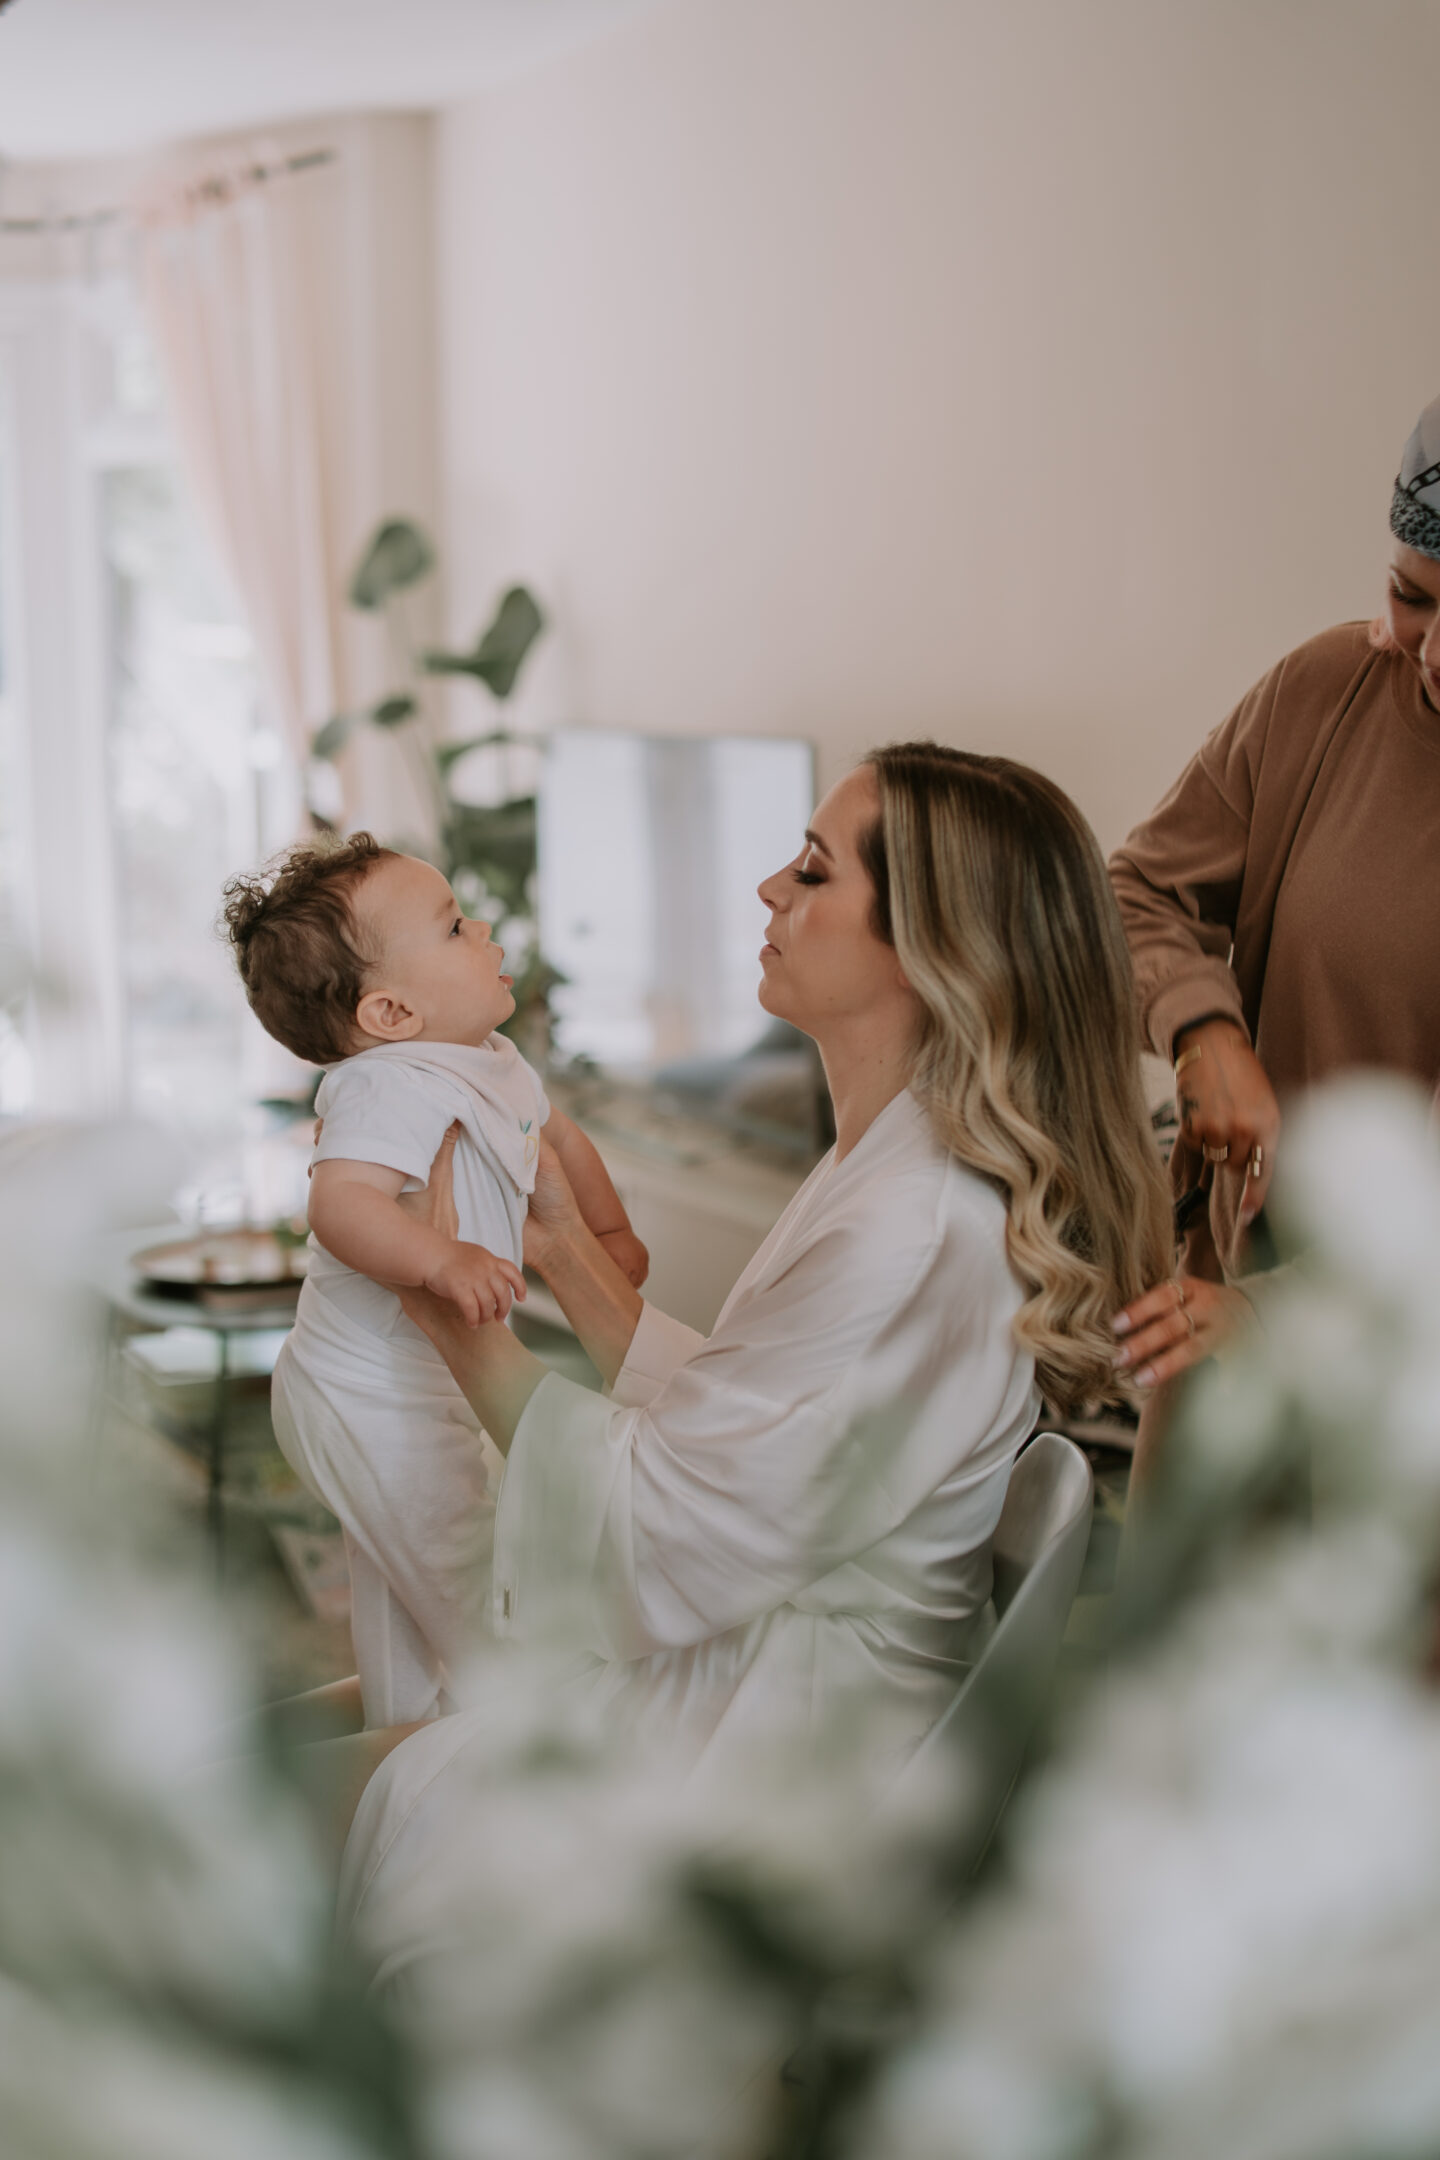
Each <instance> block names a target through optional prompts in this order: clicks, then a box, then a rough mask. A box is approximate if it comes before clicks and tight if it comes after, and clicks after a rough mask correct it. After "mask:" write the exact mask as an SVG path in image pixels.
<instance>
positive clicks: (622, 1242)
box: [598, 1229, 650, 1290]
mask: <svg viewBox="0 0 1440 2160" xmlns="http://www.w3.org/2000/svg"><path fill="white" fill-rule="evenodd" d="M598 1243H600V1244H601V1245H603V1246H604V1248H605V1250H606V1252H607V1253H609V1255H610V1258H611V1259H612V1260H613V1261H614V1262H615V1265H616V1267H618V1268H619V1270H620V1272H621V1274H622V1275H623V1276H624V1277H625V1278H626V1280H627V1281H628V1282H629V1283H630V1284H631V1285H632V1287H633V1288H635V1289H636V1290H638V1289H639V1288H640V1285H641V1283H643V1282H644V1280H645V1278H646V1276H647V1275H648V1274H649V1273H650V1255H649V1253H648V1252H647V1251H646V1249H645V1247H644V1246H643V1245H642V1244H641V1242H640V1240H639V1238H638V1237H636V1235H635V1233H634V1231H633V1230H630V1229H625V1230H602V1231H601V1232H600V1233H599V1237H598Z"/></svg>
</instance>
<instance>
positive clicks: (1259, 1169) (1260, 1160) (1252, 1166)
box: [1245, 1140, 1265, 1177]
mask: <svg viewBox="0 0 1440 2160" xmlns="http://www.w3.org/2000/svg"><path fill="white" fill-rule="evenodd" d="M1245 1168H1246V1171H1247V1173H1248V1174H1249V1175H1250V1176H1251V1177H1260V1176H1262V1175H1263V1173H1264V1169H1265V1150H1264V1148H1263V1147H1261V1145H1260V1143H1259V1141H1258V1140H1257V1141H1256V1143H1255V1145H1254V1148H1253V1149H1252V1150H1251V1154H1250V1160H1249V1162H1248V1163H1247V1164H1246V1165H1245Z"/></svg>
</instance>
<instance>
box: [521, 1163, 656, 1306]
mask: <svg viewBox="0 0 1440 2160" xmlns="http://www.w3.org/2000/svg"><path fill="white" fill-rule="evenodd" d="M583 1228H584V1221H583V1218H582V1216H581V1213H580V1208H579V1204H578V1203H577V1201H576V1198H575V1195H574V1193H573V1192H572V1191H571V1190H570V1180H569V1179H568V1178H567V1177H566V1175H565V1172H564V1171H563V1170H562V1169H561V1167H560V1157H559V1156H558V1155H557V1154H556V1152H555V1150H554V1148H553V1147H551V1145H550V1142H549V1141H548V1140H545V1139H542V1140H541V1142H540V1154H539V1158H538V1160H537V1162H536V1164H535V1190H534V1191H533V1192H532V1193H531V1195H530V1212H529V1214H528V1215H527V1216H526V1218H525V1265H526V1266H527V1267H533V1268H535V1269H536V1270H537V1271H538V1272H539V1273H540V1274H542V1275H543V1274H544V1273H545V1263H546V1260H547V1258H548V1257H549V1255H550V1253H551V1252H552V1251H553V1250H554V1248H555V1247H556V1246H557V1245H562V1244H564V1242H565V1240H566V1239H567V1238H568V1237H570V1236H571V1235H572V1234H573V1233H574V1232H575V1231H576V1230H577V1229H583ZM647 1261H648V1255H647Z"/></svg>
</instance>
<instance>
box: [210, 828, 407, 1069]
mask: <svg viewBox="0 0 1440 2160" xmlns="http://www.w3.org/2000/svg"><path fill="white" fill-rule="evenodd" d="M394 853H395V851H394V849H393V848H384V847H381V845H380V843H379V841H378V840H376V839H375V837H374V835H373V834H372V833H368V832H357V833H351V835H350V837H349V839H348V840H341V841H330V842H324V841H302V842H301V843H300V844H299V845H298V846H296V847H292V848H289V849H287V850H286V852H285V853H284V854H283V855H281V856H279V857H277V858H276V860H275V861H274V862H271V863H267V864H266V866H265V868H264V869H263V870H260V871H258V872H256V873H255V874H254V875H252V876H250V877H236V878H231V880H230V882H229V884H228V885H227V886H226V887H225V909H224V915H223V918H222V919H223V921H224V924H225V928H226V931H227V933H228V934H229V938H230V943H231V944H232V945H233V946H234V948H235V961H236V965H237V966H238V968H239V970H240V980H241V981H242V982H243V983H244V985H245V995H246V996H247V997H248V998H249V1000H250V1009H251V1011H252V1012H253V1013H254V1014H255V1017H256V1019H257V1020H258V1021H259V1022H260V1025H261V1026H262V1027H263V1028H264V1030H265V1032H266V1034H267V1035H273V1036H274V1038H275V1040H276V1042H278V1043H283V1044H284V1045H285V1048H286V1049H287V1050H290V1051H293V1053H294V1055H295V1056H296V1057H298V1058H304V1059H305V1060H306V1062H307V1064H311V1065H333V1064H335V1063H336V1062H337V1060H338V1059H340V1058H344V1057H349V1056H351V1055H352V1053H353V1052H354V1050H355V1048H356V1041H355V1008H356V1006H357V1005H358V1004H359V1002H360V999H361V997H362V996H363V995H364V991H365V977H366V974H367V972H368V970H369V969H370V968H371V967H372V966H373V965H374V964H375V961H376V959H377V957H378V955H376V954H373V953H367V952H366V951H364V950H363V949H362V945H361V942H360V938H359V936H358V933H357V928H356V922H355V915H354V911H353V908H352V905H351V903H352V901H353V899H354V896H355V893H356V890H357V888H358V887H359V886H360V885H361V884H362V883H363V882H364V880H365V879H366V877H368V875H369V873H370V872H371V871H372V870H373V869H374V867H375V865H376V864H377V863H380V862H384V861H385V860H386V858H387V857H393V855H394Z"/></svg>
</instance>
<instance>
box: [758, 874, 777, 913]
mask: <svg viewBox="0 0 1440 2160" xmlns="http://www.w3.org/2000/svg"><path fill="white" fill-rule="evenodd" d="M782 875H783V873H782V872H781V871H779V870H774V871H772V872H771V874H770V876H769V877H767V878H761V880H760V883H759V884H758V885H757V886H756V888H755V892H756V896H757V898H759V899H761V900H763V901H764V903H765V905H766V907H768V908H778V907H779V905H780V894H781V892H782V890H783V887H782V886H781V883H780V879H781V877H782Z"/></svg>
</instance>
